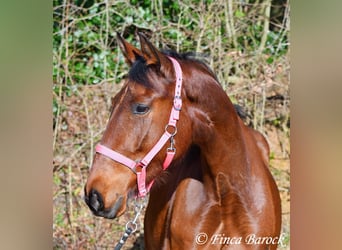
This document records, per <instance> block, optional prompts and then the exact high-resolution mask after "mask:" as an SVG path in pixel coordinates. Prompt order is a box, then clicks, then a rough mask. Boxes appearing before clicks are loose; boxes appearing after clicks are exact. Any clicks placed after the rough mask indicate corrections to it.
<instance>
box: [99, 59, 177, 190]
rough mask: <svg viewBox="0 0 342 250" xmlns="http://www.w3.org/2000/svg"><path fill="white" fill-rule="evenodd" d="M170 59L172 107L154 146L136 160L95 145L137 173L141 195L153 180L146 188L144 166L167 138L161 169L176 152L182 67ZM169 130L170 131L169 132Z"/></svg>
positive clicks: (104, 153) (166, 166)
mask: <svg viewBox="0 0 342 250" xmlns="http://www.w3.org/2000/svg"><path fill="white" fill-rule="evenodd" d="M169 59H170V60H171V62H172V64H173V67H174V70H175V73H176V87H175V96H174V99H173V107H172V110H171V114H170V118H169V123H168V124H167V125H166V126H165V132H164V134H163V135H162V136H161V137H160V139H159V141H158V142H157V143H156V144H155V145H154V147H153V148H152V149H151V150H150V152H148V153H147V155H146V156H145V157H144V158H143V159H142V160H140V161H139V162H136V161H134V160H132V159H130V158H128V157H126V156H124V155H122V154H120V153H118V152H116V151H114V150H112V149H110V148H108V147H106V146H103V145H101V144H97V145H96V148H95V150H96V152H97V153H100V154H103V155H105V156H107V157H109V158H110V159H112V160H114V161H116V162H119V163H121V164H123V165H125V166H126V167H128V168H129V169H131V170H132V171H133V172H134V173H135V174H136V175H137V185H138V196H139V197H143V196H146V194H147V193H148V192H149V191H150V189H151V187H152V184H153V182H154V180H153V181H152V182H151V183H150V184H149V185H148V187H147V188H146V168H147V166H148V165H149V164H150V162H151V161H152V159H153V158H154V157H155V156H156V155H157V154H158V153H159V151H160V150H161V149H162V147H163V146H164V145H165V144H166V142H167V141H168V140H170V147H169V148H168V149H167V152H166V157H165V160H164V163H163V170H165V169H167V168H168V167H169V166H170V164H171V162H172V160H173V157H174V155H175V153H176V148H175V147H174V142H173V137H174V136H175V135H176V133H177V126H176V124H177V121H178V120H179V112H180V110H181V108H182V98H181V91H182V69H181V67H180V65H179V63H178V62H177V61H176V60H175V59H174V58H172V57H169ZM169 131H170V132H169Z"/></svg>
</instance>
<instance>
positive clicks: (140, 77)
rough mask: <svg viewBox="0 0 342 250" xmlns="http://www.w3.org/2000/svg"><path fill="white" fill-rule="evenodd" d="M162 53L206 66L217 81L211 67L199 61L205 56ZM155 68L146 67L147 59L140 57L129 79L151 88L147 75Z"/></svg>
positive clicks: (166, 51) (164, 51)
mask: <svg viewBox="0 0 342 250" xmlns="http://www.w3.org/2000/svg"><path fill="white" fill-rule="evenodd" d="M162 53H163V54H164V55H166V56H171V57H173V58H175V59H177V60H180V61H183V60H185V61H192V62H194V63H199V64H200V65H202V66H204V67H205V69H206V70H207V71H208V73H210V74H211V75H212V76H213V77H214V78H215V79H216V80H217V78H216V75H215V74H214V72H213V71H212V70H211V69H210V68H209V66H208V65H207V64H206V63H205V62H203V61H202V60H200V59H198V57H199V56H201V57H203V55H199V54H196V53H194V52H186V53H177V52H175V51H171V50H163V51H162ZM153 67H154V66H153V65H150V66H149V65H146V61H145V59H144V58H143V57H140V56H138V58H137V60H136V61H135V62H134V63H133V65H132V67H131V69H130V70H129V72H128V78H129V79H130V80H132V81H135V82H137V83H139V84H142V85H144V86H145V87H148V88H149V87H151V86H152V84H151V83H150V82H149V79H148V77H147V75H148V71H149V70H151V68H153Z"/></svg>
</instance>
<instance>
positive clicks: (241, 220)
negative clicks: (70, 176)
mask: <svg viewBox="0 0 342 250" xmlns="http://www.w3.org/2000/svg"><path fill="white" fill-rule="evenodd" d="M139 38H140V44H141V49H138V48H136V47H134V46H133V45H131V44H130V43H128V42H127V41H125V40H124V39H123V38H122V37H120V36H119V35H118V44H119V46H120V48H121V50H122V52H123V54H124V56H125V59H126V62H127V63H128V64H129V66H130V70H129V73H128V76H127V78H126V80H125V84H124V86H123V87H122V89H121V90H120V91H119V93H118V94H117V95H116V96H115V97H114V98H113V102H112V111H111V115H110V118H109V121H108V124H107V128H106V130H105V132H104V134H103V137H102V139H101V141H100V143H99V144H98V145H97V147H96V154H95V156H94V161H93V165H92V167H91V170H90V173H89V177H88V180H87V183H86V185H85V201H86V203H87V204H88V206H89V207H90V209H91V210H92V212H93V213H94V214H95V215H97V216H102V217H105V218H110V219H113V218H116V217H119V216H121V215H122V214H123V213H124V212H125V211H126V208H127V202H128V199H129V198H130V197H134V196H137V197H144V196H146V194H147V193H148V192H149V193H150V195H149V202H148V205H147V208H146V214H145V219H144V238H145V248H146V249H158V250H159V249H276V248H277V243H279V237H280V236H279V235H280V227H281V208H280V197H279V191H278V189H277V186H276V184H275V181H274V179H273V177H272V175H271V173H270V171H269V168H268V158H269V147H268V144H267V142H266V140H265V138H264V137H263V136H262V135H261V134H260V133H259V132H257V131H255V130H253V129H251V128H249V127H247V126H246V125H244V123H243V122H242V121H241V119H240V118H239V116H238V115H237V112H236V111H235V109H234V105H233V104H232V103H231V101H230V99H229V98H228V96H227V95H226V93H225V92H224V91H223V89H222V88H221V86H220V84H219V83H218V80H217V78H216V76H215V75H214V73H213V72H212V71H211V70H210V69H209V67H208V66H207V65H206V64H204V63H203V62H201V61H199V60H196V59H194V58H192V57H189V56H187V55H186V54H183V55H182V54H178V53H175V52H161V51H159V50H158V49H157V48H155V47H154V46H153V45H152V44H151V43H150V42H149V41H148V40H147V38H146V37H145V36H144V35H143V34H139Z"/></svg>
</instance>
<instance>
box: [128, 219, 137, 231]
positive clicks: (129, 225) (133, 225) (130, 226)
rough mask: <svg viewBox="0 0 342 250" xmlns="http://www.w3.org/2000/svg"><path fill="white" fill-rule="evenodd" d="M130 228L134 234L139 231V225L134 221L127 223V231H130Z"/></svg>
mask: <svg viewBox="0 0 342 250" xmlns="http://www.w3.org/2000/svg"><path fill="white" fill-rule="evenodd" d="M129 228H130V229H131V230H132V233H134V232H135V231H137V228H138V224H137V223H135V222H134V221H129V222H127V223H126V230H128V229H129Z"/></svg>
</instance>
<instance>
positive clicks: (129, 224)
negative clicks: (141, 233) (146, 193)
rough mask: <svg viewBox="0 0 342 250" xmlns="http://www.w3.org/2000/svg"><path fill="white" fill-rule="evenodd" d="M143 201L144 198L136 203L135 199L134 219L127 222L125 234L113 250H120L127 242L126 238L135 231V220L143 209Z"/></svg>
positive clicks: (136, 226) (136, 225)
mask: <svg viewBox="0 0 342 250" xmlns="http://www.w3.org/2000/svg"><path fill="white" fill-rule="evenodd" d="M145 201H146V200H145V198H144V199H140V201H138V199H136V203H135V208H136V214H135V216H134V219H133V220H132V221H129V222H127V224H126V230H125V233H124V234H123V236H122V237H121V239H120V240H119V243H118V244H117V245H116V246H115V248H114V250H120V249H121V247H122V246H123V245H124V244H125V242H126V241H127V239H128V237H129V236H130V235H131V234H132V233H134V232H135V231H136V230H137V228H138V224H137V220H138V218H139V216H140V214H141V211H142V210H143V208H144V206H145Z"/></svg>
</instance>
